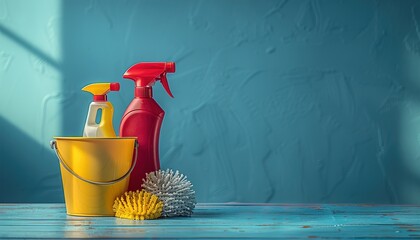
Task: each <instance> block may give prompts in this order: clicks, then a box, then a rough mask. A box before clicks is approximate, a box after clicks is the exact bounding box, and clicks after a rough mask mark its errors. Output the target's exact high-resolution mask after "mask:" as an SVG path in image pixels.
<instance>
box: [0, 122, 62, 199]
mask: <svg viewBox="0 0 420 240" xmlns="http://www.w3.org/2000/svg"><path fill="white" fill-rule="evenodd" d="M0 132H1V133H2V134H1V137H0V138H1V139H0V142H1V144H0V152H1V161H0V182H1V184H0V193H1V195H0V196H1V198H0V202H3V203H14V202H63V192H62V190H61V177H60V170H59V163H58V160H57V158H56V157H55V155H53V152H52V150H51V149H46V148H44V147H43V146H42V145H40V144H39V143H37V142H36V141H34V140H33V139H32V138H31V137H30V136H28V135H27V134H25V133H23V132H22V131H21V130H19V129H18V128H16V127H15V126H14V125H13V124H11V123H10V122H8V121H7V120H5V119H4V118H2V117H0ZM41 161H42V162H41ZM46 162H47V163H46ZM43 166H54V167H49V168H48V169H47V168H44V167H43Z"/></svg>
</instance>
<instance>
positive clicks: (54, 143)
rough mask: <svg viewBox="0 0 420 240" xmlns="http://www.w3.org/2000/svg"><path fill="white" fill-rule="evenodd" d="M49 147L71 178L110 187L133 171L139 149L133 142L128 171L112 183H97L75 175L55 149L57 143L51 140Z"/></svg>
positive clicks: (136, 143)
mask: <svg viewBox="0 0 420 240" xmlns="http://www.w3.org/2000/svg"><path fill="white" fill-rule="evenodd" d="M50 146H51V148H52V149H54V152H55V155H57V158H58V160H60V163H61V164H62V165H63V167H64V168H65V169H66V170H67V171H68V172H69V173H71V174H72V175H73V176H75V177H76V178H78V179H79V180H82V181H84V182H87V183H90V184H94V185H111V184H114V183H117V182H120V181H121V180H123V179H125V178H127V177H128V176H129V175H130V173H131V172H132V171H133V169H134V166H136V163H137V148H138V147H139V143H138V142H137V140H135V142H134V148H135V149H134V162H133V163H132V164H131V167H130V169H129V170H128V171H127V172H126V173H125V174H124V175H123V176H121V177H119V178H117V179H114V180H112V181H104V182H98V181H92V180H89V179H86V178H83V177H81V176H80V175H79V174H77V173H75V172H74V171H73V170H72V169H71V168H70V167H69V166H68V165H67V163H66V162H65V161H64V160H63V158H62V157H61V154H60V151H59V150H58V148H57V141H55V140H52V141H51V142H50Z"/></svg>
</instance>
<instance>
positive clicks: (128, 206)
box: [113, 190, 163, 220]
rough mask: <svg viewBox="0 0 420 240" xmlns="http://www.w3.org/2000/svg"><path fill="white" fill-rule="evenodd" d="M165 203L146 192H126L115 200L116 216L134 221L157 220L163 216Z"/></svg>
mask: <svg viewBox="0 0 420 240" xmlns="http://www.w3.org/2000/svg"><path fill="white" fill-rule="evenodd" d="M162 208H163V202H162V201H160V200H159V198H158V197H157V196H156V195H154V194H151V193H148V192H146V191H144V190H142V191H139V190H137V191H136V192H132V191H129V192H125V193H124V195H123V196H121V197H119V198H117V199H115V201H114V206H113V210H114V212H115V216H116V217H119V218H127V219H133V220H145V219H156V218H158V217H160V216H161V214H162Z"/></svg>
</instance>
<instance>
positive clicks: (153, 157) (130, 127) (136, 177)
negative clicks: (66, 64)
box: [120, 62, 175, 191]
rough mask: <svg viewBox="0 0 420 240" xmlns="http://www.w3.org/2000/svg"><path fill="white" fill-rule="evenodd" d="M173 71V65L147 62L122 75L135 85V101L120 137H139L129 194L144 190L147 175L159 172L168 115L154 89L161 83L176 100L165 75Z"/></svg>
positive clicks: (126, 113) (170, 63) (125, 118)
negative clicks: (161, 146) (164, 128)
mask: <svg viewBox="0 0 420 240" xmlns="http://www.w3.org/2000/svg"><path fill="white" fill-rule="evenodd" d="M174 72H175V63H174V62H146V63H137V64H135V65H133V66H131V67H130V68H129V69H128V70H127V71H126V72H125V73H124V75H123V77H124V78H128V79H131V80H133V81H134V82H135V84H136V87H135V90H134V99H133V101H131V103H130V105H129V106H128V107H127V110H126V111H125V113H124V116H123V118H122V120H121V124H120V135H121V137H137V139H138V142H139V147H138V149H137V151H138V156H139V159H138V162H137V165H136V166H135V168H134V170H133V172H132V173H131V175H130V183H129V186H128V190H130V191H133V190H137V189H140V188H141V184H142V179H143V178H145V177H146V173H149V172H153V171H156V170H159V169H160V163H159V134H160V127H161V125H162V120H163V117H164V115H165V112H164V111H163V109H162V108H161V107H160V106H159V105H158V104H157V102H156V101H155V100H154V99H153V92H152V86H153V84H154V83H155V82H156V81H158V80H160V82H161V83H162V85H163V87H164V88H165V90H166V92H167V93H168V94H169V96H171V97H173V95H172V93H171V90H170V89H169V85H168V80H167V78H166V73H174Z"/></svg>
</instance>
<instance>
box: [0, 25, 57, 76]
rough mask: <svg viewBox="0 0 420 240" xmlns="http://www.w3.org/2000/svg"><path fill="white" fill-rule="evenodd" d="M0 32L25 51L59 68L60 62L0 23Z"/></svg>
mask: <svg viewBox="0 0 420 240" xmlns="http://www.w3.org/2000/svg"><path fill="white" fill-rule="evenodd" d="M0 33H1V34H3V35H4V36H6V37H8V38H10V39H11V40H12V41H14V42H15V43H17V44H19V45H20V46H21V47H23V48H25V49H26V50H27V51H29V52H31V53H33V54H34V55H36V56H38V57H39V58H41V59H43V60H44V61H45V62H46V63H48V64H49V65H50V66H52V67H54V68H55V69H58V70H60V69H61V64H60V63H58V62H57V61H56V60H54V59H52V58H51V57H50V56H48V55H47V54H45V53H44V52H43V51H41V50H39V48H37V47H35V46H34V45H32V44H31V43H30V42H28V41H26V40H25V39H23V38H22V37H20V36H18V35H17V34H16V33H14V32H12V31H11V30H10V29H8V28H6V27H5V26H3V25H1V24H0Z"/></svg>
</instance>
